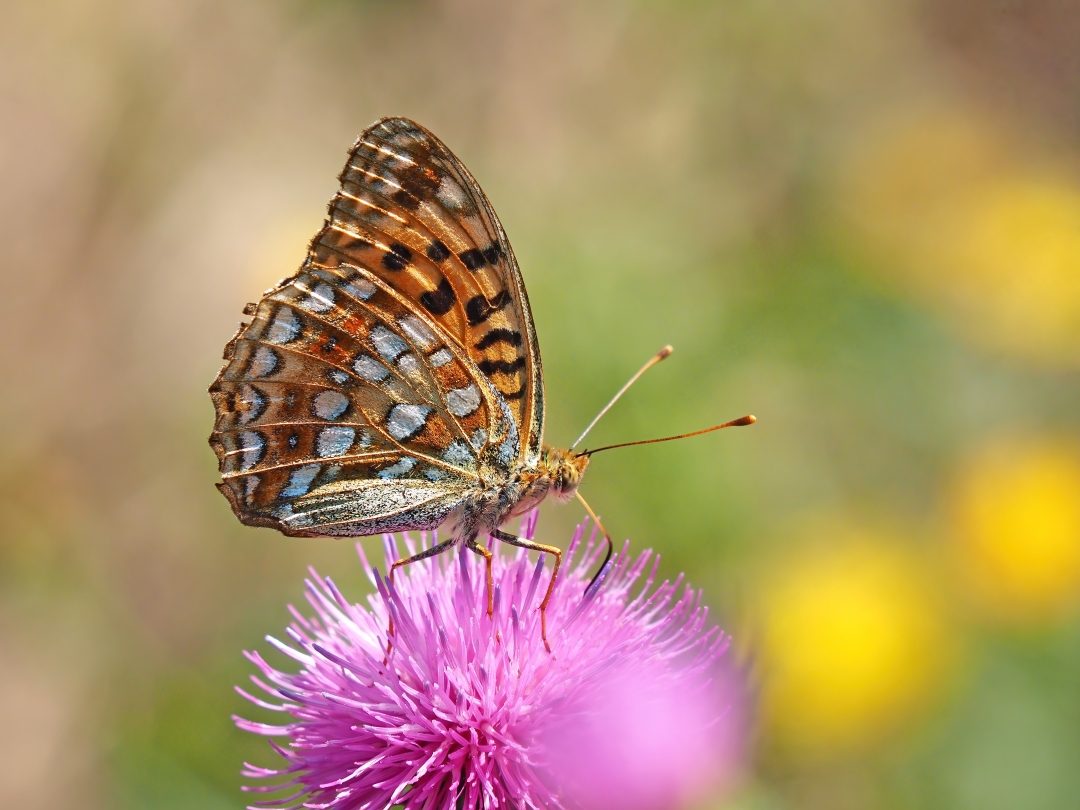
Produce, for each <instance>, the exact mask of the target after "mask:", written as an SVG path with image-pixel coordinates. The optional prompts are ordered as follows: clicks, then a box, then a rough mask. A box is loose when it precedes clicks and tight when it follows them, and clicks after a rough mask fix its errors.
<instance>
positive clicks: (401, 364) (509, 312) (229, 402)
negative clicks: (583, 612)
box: [210, 118, 610, 643]
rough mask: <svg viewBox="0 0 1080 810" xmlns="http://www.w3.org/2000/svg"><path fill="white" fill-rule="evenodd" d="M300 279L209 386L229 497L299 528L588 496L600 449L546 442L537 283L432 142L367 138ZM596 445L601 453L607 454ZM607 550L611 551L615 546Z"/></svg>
mask: <svg viewBox="0 0 1080 810" xmlns="http://www.w3.org/2000/svg"><path fill="white" fill-rule="evenodd" d="M339 179H340V181H341V187H340V189H339V190H338V192H337V194H336V195H335V196H334V198H333V199H332V200H331V201H330V205H329V217H328V218H327V220H326V222H325V224H324V225H323V228H322V230H320V231H319V233H318V234H317V235H316V236H315V238H314V239H313V240H312V242H311V245H310V248H309V250H308V255H307V258H306V259H305V260H304V263H303V265H302V266H301V267H300V270H299V272H298V273H297V274H296V275H294V276H292V277H290V278H287V279H284V280H282V281H281V282H279V283H278V285H277V286H276V287H274V288H272V289H270V290H268V291H267V292H266V293H265V294H264V295H263V298H262V300H261V301H260V302H259V303H258V304H249V305H248V307H247V308H245V310H244V311H245V314H247V315H251V316H254V317H253V320H252V321H251V323H249V324H242V325H241V327H240V330H239V331H238V332H237V334H236V335H235V336H234V337H233V338H232V340H230V341H229V343H228V344H227V345H226V347H225V360H226V363H225V366H224V367H223V368H222V370H221V372H220V373H219V374H218V376H217V379H216V380H215V381H214V383H213V385H211V386H210V396H211V398H212V399H213V402H214V408H215V410H216V414H217V418H216V422H215V425H214V430H213V433H212V434H211V436H210V445H211V446H212V447H213V448H214V452H215V453H216V454H217V457H218V462H219V466H220V470H221V475H222V479H223V480H222V482H221V483H220V484H218V487H219V488H220V489H221V491H222V492H223V493H224V494H225V497H226V498H228V500H229V503H230V504H231V505H232V508H233V511H234V512H235V513H236V515H237V517H238V518H239V519H240V520H241V521H242V522H243V523H246V524H248V525H250V526H269V527H272V528H275V529H278V530H279V531H281V532H284V533H285V534H287V535H299V536H327V535H338V536H359V535H370V534H376V533H379V532H396V531H404V530H409V529H434V528H435V527H437V526H440V525H442V524H443V523H449V525H450V527H451V530H450V538H451V539H449V540H446V541H444V542H441V543H439V544H437V545H435V546H434V547H432V548H430V549H428V550H426V551H424V552H422V553H420V554H417V555H414V556H413V557H409V558H406V559H403V560H399V561H397V562H396V563H394V565H393V567H392V568H391V575H392V574H393V571H394V570H395V569H397V568H398V567H400V566H401V565H404V564H407V563H409V562H413V561H415V560H419V559H423V558H425V557H430V556H433V555H435V554H439V553H441V552H443V551H446V550H448V549H449V548H451V547H452V546H454V545H457V544H462V545H464V546H465V547H466V548H468V549H471V550H472V551H474V552H476V553H477V554H480V555H482V556H483V557H485V559H486V560H487V565H488V612H489V615H490V613H491V610H492V594H491V556H492V553H491V551H490V550H489V549H488V548H487V547H485V546H484V545H482V544H481V543H480V542H478V538H479V537H480V536H481V534H482V533H487V534H489V535H491V536H493V537H497V538H498V539H500V540H502V541H504V542H506V543H510V544H512V545H516V546H521V547H524V548H527V549H533V550H536V551H540V552H544V553H548V554H552V555H554V557H555V567H554V571H553V573H552V577H551V582H550V584H549V586H548V590H547V593H546V594H545V598H544V600H543V602H542V603H541V606H540V610H541V627H542V632H543V635H544V641H545V643H547V627H546V614H545V610H546V608H547V604H548V601H549V599H550V596H551V591H552V588H553V587H554V584H555V578H556V577H557V575H558V570H559V564H560V562H561V552H560V550H559V549H557V548H555V547H553V546H547V545H542V544H540V543H535V542H532V541H530V540H526V539H523V538H519V537H515V536H514V535H512V534H509V533H507V532H504V531H502V529H501V526H502V525H503V524H504V523H505V522H506V521H507V520H508V519H509V518H511V517H513V516H515V515H520V514H522V513H523V512H525V511H527V510H529V509H531V508H532V507H534V506H536V505H537V504H539V503H540V502H541V501H542V500H544V499H545V498H546V497H547V496H548V495H554V496H555V497H556V498H558V499H561V500H566V499H569V498H571V497H573V496H574V494H575V493H576V492H577V488H578V485H579V484H580V482H581V478H582V475H583V474H584V473H585V470H586V468H587V467H588V465H589V458H590V456H589V454H588V453H587V452H584V453H574V452H573V451H572V450H559V449H555V448H552V447H549V446H547V445H545V444H544V442H543V436H544V381H543V373H542V369H541V364H540V349H539V346H538V345H537V338H536V330H535V328H534V326H533V319H532V313H531V312H530V310H529V299H528V295H527V294H526V292H525V284H524V282H523V281H522V278H521V271H520V270H519V269H518V265H517V261H516V260H515V258H514V253H513V250H512V249H511V248H510V243H509V242H508V241H507V238H506V234H505V233H504V231H503V228H502V225H501V224H500V223H499V220H498V218H497V217H496V216H495V212H494V211H493V210H492V207H491V204H490V203H489V202H488V199H487V197H486V196H485V195H484V192H483V191H481V190H480V187H479V186H478V185H477V183H476V181H475V180H474V179H473V177H472V175H471V174H470V173H469V171H468V169H466V168H465V166H464V165H462V163H461V161H459V160H458V159H457V158H456V157H455V156H454V155H453V153H451V151H450V150H449V149H447V147H446V146H445V145H444V144H443V143H442V142H441V141H440V140H439V139H438V138H436V137H435V136H434V135H432V134H431V133H430V132H428V131H427V130H426V129H424V128H423V127H421V126H419V125H418V124H416V123H413V122H412V121H409V120H407V119H404V118H386V119H383V120H381V121H378V122H377V123H375V124H374V125H373V126H372V127H370V128H369V129H368V130H366V131H365V132H364V133H363V134H362V135H361V136H360V137H359V139H358V140H357V141H356V143H355V144H354V145H353V147H352V149H351V151H350V153H349V159H348V161H347V162H346V164H345V168H344V170H343V171H342V173H341V175H340V178H339ZM593 452H595V451H593ZM609 542H610V541H609Z"/></svg>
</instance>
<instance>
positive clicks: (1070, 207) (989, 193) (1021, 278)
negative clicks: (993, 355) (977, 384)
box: [838, 113, 1080, 366]
mask: <svg viewBox="0 0 1080 810" xmlns="http://www.w3.org/2000/svg"><path fill="white" fill-rule="evenodd" d="M838 196H839V208H840V211H841V215H842V222H843V225H844V230H845V233H846V234H847V236H848V237H850V238H851V239H852V240H854V242H855V243H856V244H857V245H858V247H859V248H860V250H861V252H862V253H863V254H864V258H865V259H866V260H867V264H868V266H869V267H871V268H872V269H874V270H877V271H881V272H884V274H885V277H886V278H887V279H889V280H890V282H891V283H893V284H894V285H896V286H899V287H901V288H902V289H904V290H905V291H907V292H909V293H912V294H914V295H915V296H917V297H920V298H922V299H924V300H926V301H928V302H929V303H931V304H933V305H935V306H937V307H939V308H942V309H944V310H945V311H947V312H948V313H949V314H950V315H952V316H953V317H954V318H955V319H956V320H957V321H958V322H959V323H960V324H961V325H962V326H963V327H964V329H965V330H966V331H967V332H968V333H969V334H970V335H972V336H973V337H975V338H977V339H978V340H980V341H982V342H983V343H985V344H988V345H992V346H994V347H996V348H998V349H1004V350H1006V351H1008V352H1010V353H1013V354H1019V355H1021V356H1024V357H1027V358H1032V359H1037V360H1040V361H1044V362H1045V361H1049V362H1051V363H1055V364H1057V363H1062V364H1066V365H1071V366H1076V365H1080V184H1078V182H1077V181H1076V178H1075V177H1070V176H1069V175H1068V174H1067V173H1066V172H1065V171H1063V170H1060V169H1057V170H1049V169H1046V168H1043V167H1036V166H1034V165H1033V163H1032V162H1031V161H1026V160H1023V159H1021V158H1020V157H1019V156H1018V155H1017V154H1016V150H1015V149H1010V148H1009V146H1008V145H1007V144H1006V143H1005V141H1004V139H1003V138H1001V137H1000V136H999V135H997V134H996V133H995V132H994V128H993V125H992V124H990V123H989V122H987V121H983V120H980V119H978V118H975V117H964V116H961V115H959V114H957V113H950V114H945V115H937V116H926V117H924V118H920V119H918V120H916V121H914V122H909V123H907V124H906V125H900V126H894V127H890V128H888V129H887V130H886V131H885V133H884V134H881V135H878V136H876V137H873V138H871V139H870V141H869V142H868V143H867V144H866V148H865V149H864V150H863V151H862V152H860V153H859V154H858V156H857V157H856V158H855V159H854V160H852V162H851V164H850V166H849V167H848V170H847V172H846V174H845V177H844V180H843V182H842V183H841V184H840V192H839V195H838Z"/></svg>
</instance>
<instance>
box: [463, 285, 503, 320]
mask: <svg viewBox="0 0 1080 810" xmlns="http://www.w3.org/2000/svg"><path fill="white" fill-rule="evenodd" d="M509 303H510V293H508V292H507V291H506V290H500V291H499V292H498V293H497V294H496V295H495V297H494V298H493V299H491V300H490V301H489V300H488V299H487V298H485V297H484V296H483V295H477V296H475V297H474V298H470V299H469V300H468V302H467V303H466V304H465V316H466V317H467V318H468V319H469V325H470V326H477V325H478V324H481V323H483V322H484V321H486V320H487V319H488V318H490V317H491V316H492V315H493V314H494V313H496V312H498V311H499V310H500V309H502V308H503V307H505V306H506V305H507V304H509Z"/></svg>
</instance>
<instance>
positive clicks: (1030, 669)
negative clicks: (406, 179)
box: [0, 0, 1080, 810]
mask: <svg viewBox="0 0 1080 810" xmlns="http://www.w3.org/2000/svg"><path fill="white" fill-rule="evenodd" d="M1076 12H1077V9H1076V6H1075V4H1074V3H1071V2H1067V0H1029V1H1028V2H1024V1H1023V0H995V2H980V0H935V1H934V2H931V1H930V0H923V1H922V2H920V0H877V2H873V1H872V0H792V2H785V3H781V2H771V1H770V0H745V1H744V2H724V3H717V2H705V0H682V1H681V2H659V0H653V1H651V2H650V1H649V0H638V1H637V2H615V0H574V1H571V0H563V1H561V2H560V0H550V1H549V2H539V3H528V4H526V3H505V2H494V1H490V2H483V1H482V0H454V1H452V2H434V1H432V2H390V0H384V1H383V2H374V1H373V2H349V1H348V0H308V1H307V2H303V1H302V0H231V1H230V2H211V1H210V0H144V2H137V1H135V0H70V2H63V1H62V0H33V2H30V0H8V2H6V3H4V5H3V8H2V9H0V268H2V269H0V272H2V273H3V276H2V279H3V293H2V295H0V319H2V320H0V322H2V323H3V326H4V328H3V339H2V340H0V364H2V366H0V367H2V371H3V375H2V377H3V380H4V383H3V385H2V387H0V390H2V394H0V417H2V424H4V425H6V429H4V430H3V440H2V441H0V510H2V515H3V519H2V523H0V725H2V727H3V731H2V733H0V794H2V795H3V796H4V797H5V798H4V803H5V805H7V806H10V807H20V808H23V810H36V809H37V808H61V807H63V808H71V807H78V808H88V809H89V810H94V809H95V808H155V809H156V808H168V809H169V810H172V809H173V808H176V809H177V810H179V809H180V808H200V810H217V809H218V808H236V807H240V806H242V805H243V804H244V803H245V802H244V799H243V798H242V796H241V794H240V793H239V789H238V786H239V784H240V782H241V779H240V777H239V775H238V773H237V771H238V768H239V765H240V762H241V761H242V760H243V759H245V758H247V759H255V760H256V761H259V762H261V763H264V764H269V762H271V761H272V757H271V756H270V752H269V750H268V748H267V746H266V743H265V741H263V740H261V739H254V738H252V739H248V738H247V737H248V736H249V735H245V734H243V733H241V732H239V731H237V730H235V729H234V728H233V726H232V724H231V722H230V720H229V715H230V714H231V713H233V712H244V711H246V704H245V703H244V702H243V701H242V700H241V699H240V698H239V697H237V696H236V695H235V694H234V693H233V692H232V685H233V684H235V683H240V682H242V681H244V680H245V679H246V676H247V674H248V672H249V671H250V667H249V666H248V665H247V664H246V663H245V662H244V661H243V659H242V658H241V655H240V651H241V649H244V648H247V649H251V648H258V647H261V646H264V645H263V642H262V640H261V639H262V636H263V635H264V634H265V633H271V632H272V633H280V632H281V630H282V628H283V627H284V625H285V624H286V623H287V622H288V614H287V612H286V607H285V606H286V603H288V602H290V601H292V602H298V601H300V600H301V597H302V578H303V576H304V573H305V568H306V566H307V565H309V564H314V565H316V566H317V567H318V568H319V569H320V571H321V572H322V573H323V574H330V575H332V576H333V577H334V578H335V580H336V581H337V582H338V583H339V584H340V585H341V587H342V589H343V590H344V591H345V593H346V594H348V595H350V596H354V597H356V598H360V597H361V596H362V595H363V594H364V593H366V589H367V586H366V582H365V580H364V578H363V575H362V572H361V571H360V570H359V565H358V564H357V562H356V558H355V553H354V551H353V549H352V548H351V544H349V543H346V542H340V541H338V542H334V541H319V540H310V541H304V540H295V539H287V538H284V537H281V536H278V535H277V534H275V533H274V532H272V531H269V530H257V529H249V528H244V527H242V526H241V525H239V523H238V522H237V521H236V520H235V518H234V517H233V516H232V513H231V512H230V510H229V508H228V505H227V503H226V501H225V499H224V498H222V497H221V496H220V495H219V494H218V493H217V492H216V491H215V489H214V486H213V485H214V482H215V480H217V473H216V464H215V459H214V456H213V454H212V453H211V451H210V448H209V447H208V446H207V444H206V437H207V435H208V434H209V431H210V427H211V424H212V417H213V409H212V407H211V404H210V400H209V398H208V397H207V395H206V393H205V390H206V386H207V385H208V384H209V383H210V381H211V380H212V379H213V377H214V375H215V373H216V372H217V370H218V368H219V366H220V358H221V350H222V347H223V345H224V343H225V341H226V340H227V339H228V338H229V337H230V336H231V335H232V333H233V331H234V329H235V327H236V324H237V322H238V321H239V320H240V317H241V312H240V310H241V308H242V306H243V305H244V303H245V302H247V301H250V300H254V299H255V298H256V297H257V295H258V293H259V292H260V291H261V290H263V289H265V288H266V287H268V286H269V285H271V284H272V283H273V282H275V281H276V280H277V279H278V278H280V277H282V276H285V275H289V274H291V273H292V272H293V271H294V270H295V268H296V267H297V266H298V265H299V263H300V261H301V260H302V258H303V255H304V250H305V247H306V243H307V241H308V239H309V238H310V237H311V236H312V235H313V234H314V232H315V231H316V229H317V228H318V227H319V225H320V223H321V221H322V218H323V214H324V212H325V204H326V201H327V200H328V199H329V198H330V196H331V195H332V194H333V193H334V191H335V189H336V186H337V184H336V181H335V176H336V174H337V172H338V171H339V170H340V169H341V166H342V164H343V161H344V158H345V154H346V151H347V149H348V147H349V146H350V144H351V143H352V141H353V139H354V138H355V136H356V135H357V134H358V133H359V132H360V131H361V129H363V128H364V127H365V126H367V125H368V124H370V123H371V122H372V121H374V120H375V119H376V118H378V117H381V116H384V115H407V116H410V117H413V118H415V119H416V120H418V121H420V122H421V123H423V124H424V125H425V126H427V127H429V128H430V129H432V130H433V131H434V132H435V133H436V134H438V135H439V136H440V137H441V138H442V139H443V140H445V141H446V143H447V144H448V145H449V146H450V147H451V148H452V149H453V150H454V151H455V152H456V153H457V154H458V155H459V156H460V157H461V158H462V159H463V160H464V161H465V163H466V164H467V165H468V166H469V167H470V168H471V169H472V171H473V173H474V174H475V175H476V177H477V178H478V179H479V181H480V182H481V184H482V185H483V187H484V189H485V190H486V191H487V193H488V195H489V197H490V198H491V199H492V201H493V203H494V205H495V207H496V209H497V210H498V212H499V214H500V216H501V218H502V221H503V223H504V225H505V227H506V230H507V231H508V233H509V235H510V238H511V241H512V242H513V245H514V247H515V249H516V252H517V255H518V258H519V261H520V263H521V266H522V268H523V272H524V276H525V280H526V282H527V284H528V287H529V291H530V294H531V297H532V303H533V308H534V311H535V316H536V322H537V328H538V331H539V334H540V338H541V345H542V347H543V352H544V365H545V371H546V377H547V387H548V401H549V408H550V413H549V423H548V424H549V429H548V436H547V438H548V440H549V441H550V442H552V443H554V444H562V445H565V444H566V443H568V442H569V441H572V439H573V438H574V437H575V436H576V435H577V433H578V432H580V430H581V428H582V427H583V425H584V424H585V423H586V422H587V421H588V420H589V419H590V418H591V417H592V415H593V414H594V413H595V412H596V411H597V410H598V409H599V408H600V406H601V405H603V403H604V402H605V401H606V400H607V398H608V397H609V396H610V394H611V393H612V392H613V391H614V390H615V389H616V388H617V387H618V386H619V385H621V384H622V382H623V381H624V380H625V379H626V377H627V376H628V375H629V374H630V373H632V372H633V371H634V370H635V369H636V368H637V367H638V366H639V365H640V364H641V363H642V362H643V361H644V360H645V359H646V358H647V357H648V356H650V355H651V354H652V353H653V352H655V351H656V350H657V349H658V348H660V347H661V346H663V345H664V344H665V343H672V344H674V345H675V347H676V353H675V354H674V356H673V357H672V358H671V359H670V360H668V361H667V362H666V363H664V364H663V365H661V366H660V367H659V368H657V369H656V370H654V371H653V372H650V374H649V375H647V376H646V377H645V378H644V380H643V381H642V382H641V383H640V384H639V385H638V386H636V388H635V389H634V390H633V391H632V392H631V393H630V395H629V396H628V397H627V398H626V399H625V400H623V401H622V402H620V404H619V405H618V406H617V407H616V408H615V409H614V410H613V411H612V413H611V414H610V415H609V416H608V417H606V418H605V420H604V421H603V422H602V423H601V424H600V426H599V427H598V429H597V431H596V432H595V433H594V434H593V436H592V441H594V442H595V443H597V444H599V443H607V442H616V441H625V440H630V439H637V438H645V437H652V436H659V435H664V434H668V433H674V432H681V431H686V430H692V429H695V428H698V427H703V426H705V425H708V424H713V423H715V422H717V421H721V420H724V419H729V418H733V417H736V416H740V415H742V414H744V413H754V414H756V415H757V416H758V418H759V420H760V421H759V423H758V424H757V425H755V426H754V427H753V428H748V429H743V430H738V431H725V432H724V433H721V434H716V435H711V436H707V437H702V438H699V439H695V440H691V441H686V442H678V443H672V444H666V445H660V446H656V447H648V448H635V449H629V450H622V451H619V452H618V453H614V452H613V453H610V454H605V455H603V456H598V457H597V459H596V461H595V463H594V464H593V465H592V468H591V470H590V472H589V476H588V478H587V479H586V482H585V487H584V489H583V492H584V493H585V495H586V496H587V497H588V498H589V500H590V502H591V503H592V504H593V506H594V507H595V508H596V509H597V510H598V511H599V513H600V514H601V515H602V516H604V518H605V523H607V525H608V527H609V528H610V529H611V530H612V531H613V533H615V534H616V535H618V536H619V537H630V538H631V539H632V541H633V543H634V544H635V545H636V546H637V547H639V548H641V547H645V546H652V547H654V548H657V549H658V550H659V551H660V552H661V553H662V554H663V558H664V562H663V568H664V571H665V573H667V574H669V575H674V574H676V573H677V572H679V571H685V572H687V574H688V576H689V578H690V580H691V581H692V582H693V583H695V584H696V585H699V586H701V587H703V588H704V589H705V592H706V598H707V600H708V602H709V603H710V604H711V605H713V606H714V608H715V610H716V614H715V615H717V616H719V621H720V622H721V623H722V624H723V626H724V627H725V628H727V629H728V630H730V631H731V632H732V633H733V634H734V635H735V638H736V644H737V650H736V654H737V655H738V656H740V658H741V660H743V661H744V662H745V663H746V665H747V666H748V667H749V668H750V671H751V672H752V677H753V680H754V684H755V687H754V690H755V709H754V713H755V717H756V724H755V730H754V734H753V738H752V740H751V743H750V753H749V756H748V762H747V764H746V768H745V773H744V775H743V777H742V780H741V782H740V783H739V784H738V785H737V786H734V787H733V788H732V789H731V790H730V791H729V794H728V795H727V796H726V797H724V798H721V797H717V798H715V799H714V800H712V802H711V803H710V804H708V807H709V808H719V807H732V808H745V809H746V810H757V809H759V808H760V809H761V810H788V809H789V808H790V809H791V810H796V808H807V809H808V810H811V809H816V808H821V809H822V810H825V809H826V808H827V809H828V810H847V808H852V809H854V808H890V809H895V808H957V809H958V810H966V809H967V808H971V809H972V810H975V808H978V810H997V809H998V808H1001V810H1006V809H1007V808H1008V809H1011V808H1027V809H1029V810H1043V809H1044V808H1045V809H1046V810H1049V809H1050V808H1067V807H1075V806H1076V802H1077V797H1078V796H1080V613H1078V609H1080V106H1078V105H1077V103H1076V100H1077V98H1078V97H1080V15H1078V14H1077V13H1076ZM581 517H582V515H581V514H580V510H579V509H578V508H577V507H575V506H573V505H570V506H564V507H558V506H545V508H544V514H543V517H542V519H541V524H540V534H541V536H542V538H543V539H545V540H547V541H549V542H555V543H558V544H560V545H565V543H566V541H567V540H568V539H569V535H570V531H571V529H572V526H573V525H574V524H575V522H576V521H578V520H580V518H581ZM365 542H366V543H367V544H368V547H369V549H370V551H371V552H373V553H375V552H377V549H378V541H375V540H372V541H365ZM247 713H248V714H249V715H250V714H251V712H250V711H247Z"/></svg>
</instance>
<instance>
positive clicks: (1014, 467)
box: [953, 443, 1080, 625]
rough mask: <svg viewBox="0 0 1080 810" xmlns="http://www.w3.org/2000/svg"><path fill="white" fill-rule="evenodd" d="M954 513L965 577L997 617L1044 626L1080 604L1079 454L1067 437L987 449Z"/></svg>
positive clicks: (963, 482) (966, 477) (968, 474)
mask: <svg viewBox="0 0 1080 810" xmlns="http://www.w3.org/2000/svg"><path fill="white" fill-rule="evenodd" d="M953 516H954V520H955V526H956V537H957V547H958V552H959V560H960V564H961V566H962V570H963V572H964V575H965V578H966V581H967V582H968V584H969V585H970V586H971V588H972V590H973V592H974V595H975V596H976V598H977V601H978V604H979V605H980V606H981V607H983V608H984V609H985V610H986V611H987V612H988V613H989V614H990V615H991V616H992V617H994V618H997V619H1001V620H1004V621H1008V622H1014V623H1021V624H1029V625H1030V624H1041V623H1045V622H1048V621H1053V620H1055V619H1058V618H1060V617H1062V616H1063V615H1066V614H1068V613H1070V612H1072V611H1073V610H1074V609H1075V608H1076V607H1077V606H1078V605H1080V455H1078V454H1077V453H1075V452H1072V451H1070V450H1069V449H1065V446H1064V443H1060V444H1057V445H1054V444H1049V443H1045V444H1038V445H1021V444H1017V443H1002V444H998V445H996V446H993V447H991V448H989V449H987V450H986V451H984V452H983V453H982V454H980V456H979V457H978V458H977V459H975V460H974V461H973V462H972V463H971V464H970V465H969V467H968V468H967V469H966V470H965V471H964V473H963V475H962V476H961V479H960V481H959V484H958V486H957V488H956V492H955V500H954V503H953Z"/></svg>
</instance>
